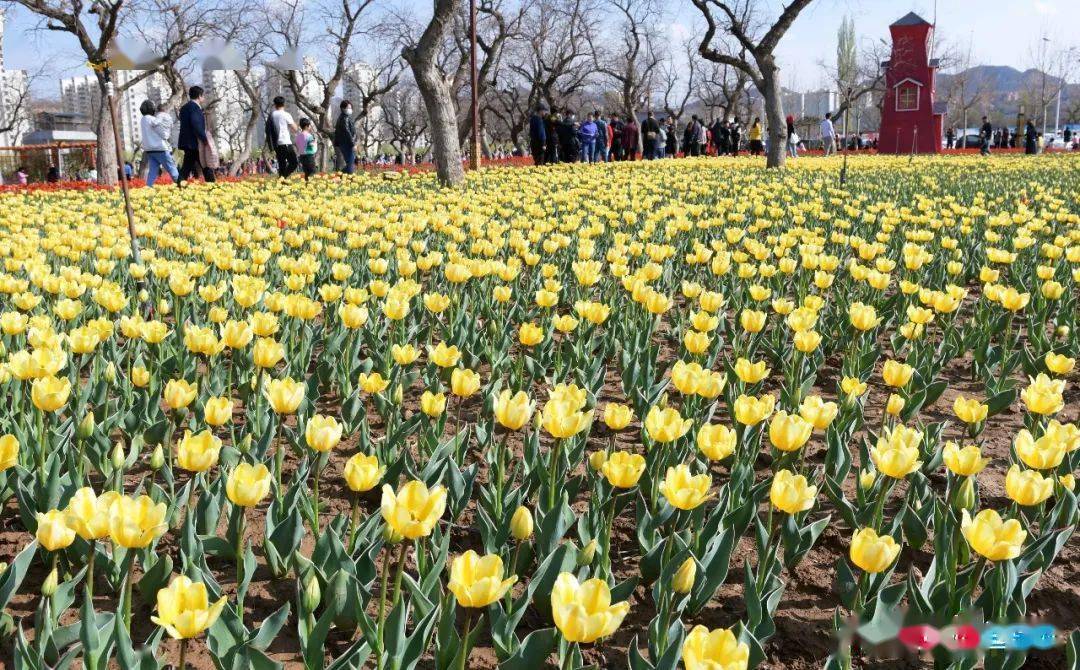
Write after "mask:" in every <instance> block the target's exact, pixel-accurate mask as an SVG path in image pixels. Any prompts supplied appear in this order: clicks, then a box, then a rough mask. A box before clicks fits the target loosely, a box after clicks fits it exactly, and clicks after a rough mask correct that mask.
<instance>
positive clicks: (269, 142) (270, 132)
mask: <svg viewBox="0 0 1080 670" xmlns="http://www.w3.org/2000/svg"><path fill="white" fill-rule="evenodd" d="M263 134H264V135H265V136H266V146H268V147H270V150H271V151H277V127H276V126H275V125H274V113H273V112H270V113H269V114H267V115H266V124H265V125H264V126H263Z"/></svg>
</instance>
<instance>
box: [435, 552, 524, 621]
mask: <svg viewBox="0 0 1080 670" xmlns="http://www.w3.org/2000/svg"><path fill="white" fill-rule="evenodd" d="M516 582H517V575H510V577H508V578H506V579H503V562H502V558H500V557H499V555H498V554H488V555H486V556H479V555H477V553H476V552H475V551H473V550H472V549H470V550H468V551H466V552H465V553H464V554H462V555H461V556H457V557H455V558H454V560H453V561H451V563H450V581H449V583H448V584H447V585H446V588H447V589H449V591H450V592H451V593H453V594H454V597H455V598H456V599H457V603H458V605H460V606H461V607H487V606H488V605H490V604H491V603H493V602H496V601H498V600H499V599H500V598H502V597H503V596H504V595H506V592H507V591H509V590H510V587H512V586H513V585H514V584H515V583H516Z"/></svg>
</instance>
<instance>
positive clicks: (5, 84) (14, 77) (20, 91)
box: [0, 10, 31, 146]
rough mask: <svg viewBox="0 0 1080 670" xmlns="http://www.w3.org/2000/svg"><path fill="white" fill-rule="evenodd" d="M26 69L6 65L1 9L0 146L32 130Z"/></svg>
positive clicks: (20, 140) (18, 138) (2, 13)
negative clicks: (11, 67)
mask: <svg viewBox="0 0 1080 670" xmlns="http://www.w3.org/2000/svg"><path fill="white" fill-rule="evenodd" d="M29 87H30V80H29V78H28V77H27V75H26V70H8V69H6V68H5V67H4V12H3V10H0V146H11V145H15V144H21V143H22V136H23V135H25V134H26V133H28V132H30V130H31V123H30V109H29V107H30V105H29V102H30V100H29Z"/></svg>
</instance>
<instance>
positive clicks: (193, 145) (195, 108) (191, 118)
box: [176, 86, 214, 182]
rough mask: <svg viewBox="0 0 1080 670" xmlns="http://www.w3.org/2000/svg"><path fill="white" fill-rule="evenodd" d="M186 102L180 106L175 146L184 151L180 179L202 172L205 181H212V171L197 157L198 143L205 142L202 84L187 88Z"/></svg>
mask: <svg viewBox="0 0 1080 670" xmlns="http://www.w3.org/2000/svg"><path fill="white" fill-rule="evenodd" d="M188 98H189V100H188V101H187V103H185V104H184V106H183V107H181V108H180V137H179V139H178V140H177V142H176V148H177V149H180V150H181V151H183V152H184V161H183V162H182V163H181V164H180V181H181V182H183V181H184V180H185V179H188V178H189V177H193V176H195V175H198V174H199V173H202V175H203V179H205V180H206V181H214V172H213V170H209V169H207V168H206V167H204V166H203V165H202V161H201V160H200V159H199V143H200V142H201V143H203V144H205V143H206V115H205V114H204V113H203V108H202V101H203V89H202V86H192V87H191V88H190V89H188Z"/></svg>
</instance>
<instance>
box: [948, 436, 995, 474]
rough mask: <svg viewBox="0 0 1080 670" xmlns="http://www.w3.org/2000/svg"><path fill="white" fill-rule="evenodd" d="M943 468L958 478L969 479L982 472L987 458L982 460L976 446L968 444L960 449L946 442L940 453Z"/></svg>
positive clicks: (987, 460)
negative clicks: (943, 464)
mask: <svg viewBox="0 0 1080 670" xmlns="http://www.w3.org/2000/svg"><path fill="white" fill-rule="evenodd" d="M941 456H942V460H943V461H944V462H945V467H947V468H949V470H950V471H951V472H952V473H953V474H954V475H958V476H960V477H971V476H972V475H977V474H979V473H980V472H982V471H983V468H985V467H986V466H987V465H988V464H989V463H990V459H989V458H983V455H982V451H981V450H980V449H979V445H977V444H969V445H968V446H966V447H964V448H960V446H959V445H958V444H956V443H955V442H946V443H945V448H944V449H943V450H942V452H941Z"/></svg>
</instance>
